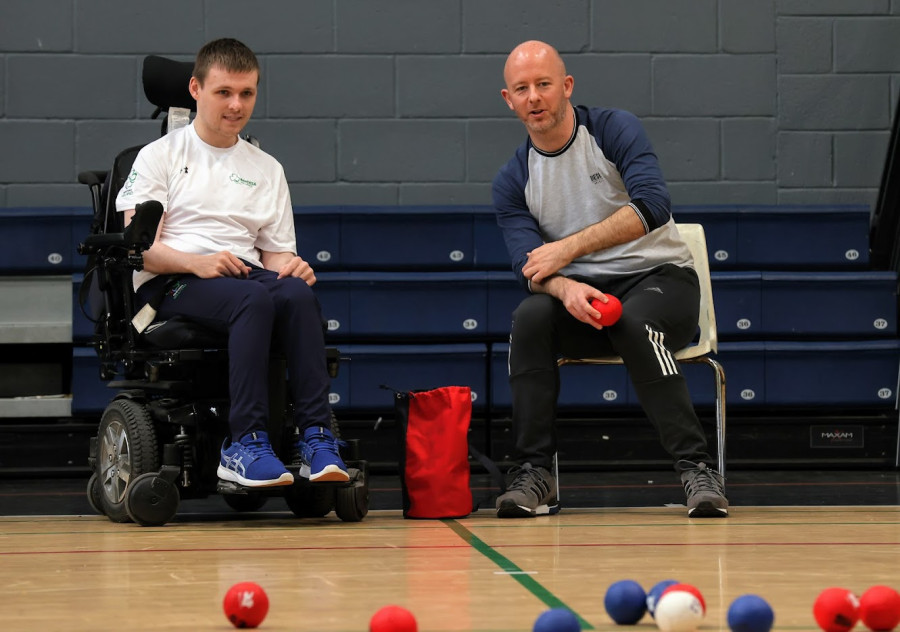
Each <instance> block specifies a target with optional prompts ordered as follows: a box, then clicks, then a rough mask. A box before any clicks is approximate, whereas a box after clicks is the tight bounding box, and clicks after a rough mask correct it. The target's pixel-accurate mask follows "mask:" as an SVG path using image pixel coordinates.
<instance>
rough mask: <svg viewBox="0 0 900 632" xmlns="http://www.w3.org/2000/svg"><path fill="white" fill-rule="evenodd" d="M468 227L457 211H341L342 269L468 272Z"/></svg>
mask: <svg viewBox="0 0 900 632" xmlns="http://www.w3.org/2000/svg"><path fill="white" fill-rule="evenodd" d="M472 222H473V219H472V214H471V213H470V212H468V211H467V210H464V209H460V208H459V207H399V208H394V209H393V210H392V212H390V213H385V212H384V208H383V207H370V208H369V207H352V209H350V210H347V209H345V210H344V211H343V212H342V215H341V264H342V265H343V267H344V268H345V269H347V270H393V269H400V270H423V269H430V270H435V269H440V270H443V269H451V270H472V269H474V259H475V246H474V241H473V237H472V233H473V229H472Z"/></svg>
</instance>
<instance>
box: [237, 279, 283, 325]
mask: <svg viewBox="0 0 900 632" xmlns="http://www.w3.org/2000/svg"><path fill="white" fill-rule="evenodd" d="M238 287H239V288H240V290H239V291H240V292H241V300H240V306H241V308H242V309H243V310H246V311H249V312H251V313H253V314H255V315H260V316H263V315H266V316H269V317H271V315H273V314H274V313H275V303H274V301H273V300H272V297H271V296H270V295H269V293H268V292H267V291H266V288H265V287H264V286H263V285H262V284H261V283H256V282H254V281H250V280H246V281H244V282H242V283H241V284H240V285H239V286H238Z"/></svg>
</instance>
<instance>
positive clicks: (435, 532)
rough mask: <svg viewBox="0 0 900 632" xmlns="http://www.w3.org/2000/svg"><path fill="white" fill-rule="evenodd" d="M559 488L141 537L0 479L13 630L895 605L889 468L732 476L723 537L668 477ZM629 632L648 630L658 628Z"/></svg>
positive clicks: (391, 480)
mask: <svg viewBox="0 0 900 632" xmlns="http://www.w3.org/2000/svg"><path fill="white" fill-rule="evenodd" d="M473 480H474V483H475V486H476V487H479V486H481V485H484V484H486V481H482V480H480V479H479V478H478V477H476V478H475V479H473ZM562 482H563V488H562V497H563V502H564V510H563V511H562V512H561V513H560V514H559V515H558V516H553V517H541V518H537V519H533V520H513V521H510V520H504V521H501V520H498V519H496V518H495V517H494V515H493V513H492V512H490V511H484V510H482V511H478V512H476V513H473V514H472V515H471V516H470V517H468V518H465V519H459V520H445V521H414V520H404V519H403V518H402V516H401V514H400V512H399V511H398V509H397V508H398V507H399V502H400V496H399V490H398V486H397V481H396V478H395V477H390V476H383V477H378V476H376V477H373V480H372V493H371V507H372V510H371V512H370V514H369V515H368V516H367V517H366V519H365V520H364V521H363V522H360V523H342V522H340V521H339V520H338V519H337V518H335V517H334V514H331V515H329V516H326V517H325V518H323V519H315V520H310V519H297V518H294V517H293V515H292V514H290V513H289V512H288V511H287V508H286V506H285V505H284V503H283V501H282V500H281V499H272V500H270V502H269V504H267V505H266V507H264V508H263V509H262V510H260V511H259V512H256V513H253V514H236V513H234V512H231V510H229V509H228V508H227V507H226V506H225V504H224V502H223V501H222V499H221V498H219V497H211V498H209V499H203V500H194V501H185V502H184V503H182V506H181V509H180V511H179V514H178V516H176V518H175V520H173V521H172V522H171V523H170V524H168V525H166V526H164V527H159V528H142V527H138V526H136V525H133V524H113V523H111V522H109V521H108V520H107V519H106V518H104V517H101V516H95V515H91V514H90V508H89V506H88V504H87V502H86V500H85V498H84V491H83V490H84V487H85V484H86V480H83V479H77V478H76V479H57V480H53V481H50V480H30V479H24V480H8V479H7V480H2V481H0V568H2V571H3V572H2V576H0V593H2V594H3V596H4V609H3V614H2V621H3V624H2V628H3V629H4V630H14V631H18V630H41V631H45V630H119V629H124V630H162V629H165V630H184V631H187V630H190V631H197V630H223V631H224V630H228V629H232V628H231V625H230V624H229V623H228V622H227V621H226V619H225V616H224V615H223V613H222V608H221V602H222V598H223V596H224V594H225V592H226V591H227V589H228V588H229V587H230V586H231V585H233V584H235V583H237V582H239V581H255V582H257V583H259V584H260V585H262V586H263V588H265V589H266V591H267V593H268V595H269V598H270V601H271V608H270V611H269V614H268V617H267V618H266V620H265V621H264V622H263V624H262V626H261V629H264V630H272V631H275V630H283V631H288V630H292V631H297V630H303V631H309V632H338V631H340V632H350V631H362V630H366V629H368V621H369V618H370V617H371V615H372V614H373V613H374V612H375V611H376V610H377V609H378V608H380V607H381V606H384V605H387V604H398V605H402V606H404V607H406V608H408V609H410V610H411V611H413V613H414V614H415V615H416V617H417V619H418V622H419V629H420V630H421V631H422V632H427V631H438V630H471V631H485V632H486V631H493V632H499V631H505V632H511V631H514V630H515V631H529V630H531V628H532V625H533V623H534V620H535V619H536V618H537V616H538V615H539V614H540V613H541V612H542V611H544V610H545V609H547V608H550V607H560V606H565V607H568V608H570V609H572V610H573V611H574V612H575V613H576V615H577V616H578V617H579V618H580V619H581V621H582V628H583V629H586V630H587V629H593V630H614V629H619V628H618V626H616V625H615V624H613V622H612V621H611V620H610V618H609V617H608V615H607V614H606V612H605V611H604V608H603V595H604V592H605V590H606V587H607V586H608V585H609V584H611V583H612V582H614V581H617V580H619V579H626V578H631V579H635V580H637V581H638V582H640V583H641V585H643V586H644V588H645V589H649V588H650V587H651V586H652V585H653V584H655V583H656V582H657V581H660V580H662V579H668V578H674V579H678V580H680V581H683V582H687V583H691V584H694V585H695V586H697V587H698V588H699V589H700V590H701V591H702V592H703V593H704V595H705V597H706V602H707V606H708V613H707V617H706V620H705V622H704V624H703V626H702V628H701V629H705V630H727V624H726V613H727V610H728V606H729V605H730V603H731V602H732V601H733V600H734V599H735V598H736V597H738V596H740V595H742V594H746V593H755V594H759V595H761V596H763V597H764V598H766V599H767V600H768V601H769V603H770V604H771V605H772V606H773V608H774V610H775V628H774V629H776V630H793V631H803V630H817V628H816V626H815V622H814V620H813V618H812V613H811V609H812V603H813V601H814V600H815V597H816V596H817V595H818V593H819V592H820V591H821V590H822V589H824V588H826V587H828V586H835V585H837V586H844V587H846V588H850V589H852V590H854V591H855V592H856V593H857V594H861V593H862V592H863V591H864V590H865V589H866V588H868V587H869V586H872V585H875V584H887V585H890V586H894V587H895V588H900V573H898V570H897V568H898V560H900V473H898V472H897V471H896V470H883V471H851V472H793V471H788V472H753V471H748V472H739V471H736V472H732V473H731V474H730V475H729V497H730V500H731V502H732V511H731V516H730V517H729V518H727V519H724V520H690V519H688V518H687V517H686V515H685V511H684V508H683V507H682V506H679V505H680V504H681V503H683V501H684V499H683V493H682V492H681V491H680V488H679V487H678V485H677V480H676V479H675V478H674V474H672V473H670V472H650V473H647V472H618V473H602V472H601V473H588V474H574V473H564V474H563V478H562ZM482 492H483V490H481V489H476V490H475V495H476V497H478V496H479V495H480V494H481V493H482ZM636 629H637V630H655V629H656V627H655V625H654V624H653V622H652V619H650V617H649V616H646V617H645V618H644V619H643V620H642V621H641V623H640V624H638V626H637V628H636ZM857 629H862V624H859V627H858V628H857Z"/></svg>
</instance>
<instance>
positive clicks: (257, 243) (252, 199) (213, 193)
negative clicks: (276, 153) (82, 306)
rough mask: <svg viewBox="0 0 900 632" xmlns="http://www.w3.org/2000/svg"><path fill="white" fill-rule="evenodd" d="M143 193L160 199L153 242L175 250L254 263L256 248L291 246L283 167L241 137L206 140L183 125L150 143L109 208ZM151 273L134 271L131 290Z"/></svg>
mask: <svg viewBox="0 0 900 632" xmlns="http://www.w3.org/2000/svg"><path fill="white" fill-rule="evenodd" d="M148 200H156V201H158V202H160V203H161V204H162V205H163V209H164V210H165V215H164V216H163V218H164V219H163V228H162V234H161V235H160V241H161V242H162V243H163V244H165V245H167V246H169V247H170V248H174V249H175V250H179V251H181V252H186V253H191V254H204V255H206V254H214V253H216V252H221V251H223V250H227V251H229V252H231V253H233V254H234V255H235V256H236V257H238V258H240V259H243V260H245V261H247V262H248V263H253V264H255V265H258V266H261V265H262V262H261V261H260V251H261V250H266V251H270V252H291V253H296V252H297V250H296V249H297V238H296V234H295V233H294V214H293V209H292V207H291V199H290V193H289V191H288V185H287V180H286V179H285V177H284V169H283V168H282V166H281V164H280V163H279V162H278V161H277V160H275V158H273V157H272V156H270V155H269V154H267V153H265V152H264V151H262V150H261V149H259V148H258V147H256V146H254V145H252V144H251V143H248V142H246V141H243V140H239V141H238V142H237V143H236V144H235V145H233V146H232V147H228V148H225V149H222V148H220V147H213V146H212V145H208V144H207V143H205V142H203V141H202V140H201V139H200V137H199V136H198V135H197V132H196V130H195V129H194V125H193V124H191V125H188V126H186V127H183V128H181V129H178V130H175V131H173V132H170V133H169V134H167V135H165V136H163V137H162V138H160V139H158V140H156V141H154V142H152V143H150V144H149V145H147V146H146V147H144V148H143V149H142V150H141V151H140V153H138V155H137V158H136V159H135V161H134V166H133V168H132V170H131V174H130V175H129V176H128V180H127V181H126V182H125V186H123V187H122V189H121V191H119V195H118V197H117V198H116V209H117V210H118V211H120V212H121V211H127V210H131V209H133V208H134V207H135V205H137V204H139V203H141V202H146V201H148ZM154 276H155V275H154V274H152V273H150V272H146V271H141V272H137V273H135V277H134V287H135V289H137V288H138V287H140V285H141V284H143V283H145V282H146V281H148V280H149V279H151V278H153V277H154Z"/></svg>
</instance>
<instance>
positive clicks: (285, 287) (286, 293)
mask: <svg viewBox="0 0 900 632" xmlns="http://www.w3.org/2000/svg"><path fill="white" fill-rule="evenodd" d="M272 300H273V301H274V302H275V308H276V309H278V310H282V309H289V310H291V311H301V312H302V311H305V310H309V309H315V310H318V309H319V304H318V300H317V298H316V295H315V292H313V289H312V288H311V287H310V286H309V285H307V283H306V281H304V280H303V279H299V278H295V277H288V278H284V279H279V280H278V281H276V282H275V283H274V284H273V286H272Z"/></svg>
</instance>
